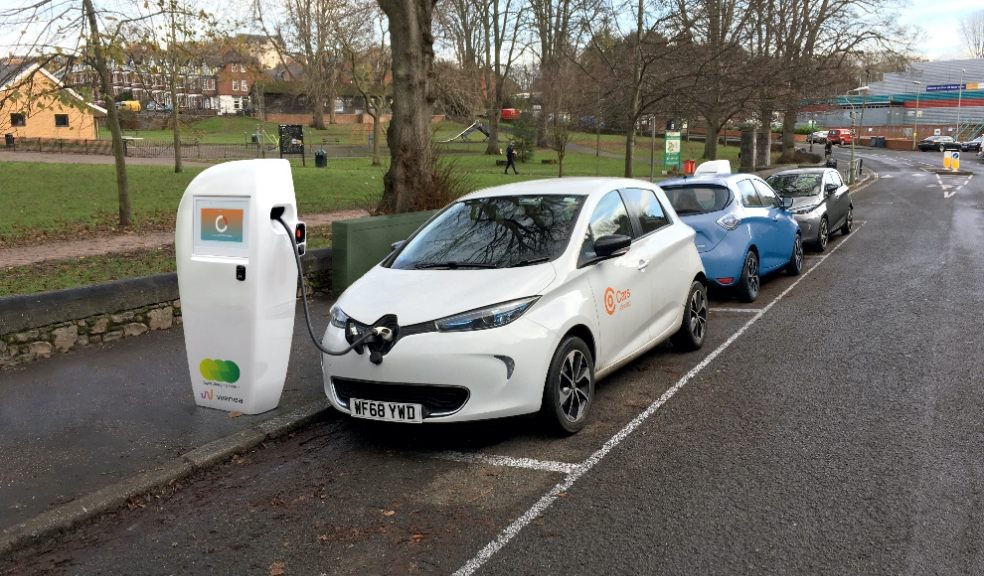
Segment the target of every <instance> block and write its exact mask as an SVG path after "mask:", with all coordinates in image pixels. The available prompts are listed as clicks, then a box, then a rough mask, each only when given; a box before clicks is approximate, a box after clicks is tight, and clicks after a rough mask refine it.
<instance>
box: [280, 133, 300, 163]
mask: <svg viewBox="0 0 984 576" xmlns="http://www.w3.org/2000/svg"><path fill="white" fill-rule="evenodd" d="M278 135H279V136H280V157H281V158H283V157H284V154H300V155H301V163H302V164H303V163H304V126H301V125H300V124H281V125H280V126H279V129H278Z"/></svg>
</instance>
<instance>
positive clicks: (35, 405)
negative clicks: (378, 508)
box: [0, 174, 874, 573]
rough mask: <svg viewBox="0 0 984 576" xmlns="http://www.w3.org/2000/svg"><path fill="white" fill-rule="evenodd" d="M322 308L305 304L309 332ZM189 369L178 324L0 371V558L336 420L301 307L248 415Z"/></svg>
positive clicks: (483, 431)
mask: <svg viewBox="0 0 984 576" xmlns="http://www.w3.org/2000/svg"><path fill="white" fill-rule="evenodd" d="M873 179H874V175H873V174H869V175H868V180H869V181H871V180H873ZM862 185H863V184H862ZM776 290H777V288H776V287H773V288H772V291H773V292H775V291H776ZM766 293H768V290H766ZM329 305H330V302H328V301H313V302H312V307H311V309H312V312H313V313H314V314H315V318H314V324H315V326H316V332H318V331H319V330H321V329H322V328H323V327H324V326H325V325H326V324H327V312H328V309H329ZM725 306H727V304H725ZM739 317H740V314H739ZM731 321H732V322H733V319H732V320H731ZM187 370H188V369H187V362H186V358H185V348H184V339H183V332H182V329H181V328H175V329H172V330H168V331H161V332H152V333H149V334H147V335H144V336H141V337H140V338H132V339H125V340H122V341H119V342H114V343H110V344H102V345H99V346H95V347H92V348H89V349H86V350H84V351H78V352H73V353H69V354H63V355H58V356H56V357H54V358H51V359H48V360H45V361H42V362H35V363H32V364H28V365H24V366H21V367H18V368H14V369H9V370H5V371H3V372H0V397H2V398H3V399H4V401H3V403H2V404H0V422H3V429H4V433H3V434H0V558H2V557H3V556H4V555H5V554H8V553H12V552H14V551H15V550H17V549H18V548H23V547H25V546H36V545H38V544H39V543H43V542H46V541H49V540H50V539H52V538H55V537H57V536H58V534H60V533H62V532H64V531H66V530H68V529H70V528H73V527H75V526H78V525H80V524H85V523H86V522H88V521H90V520H92V519H93V518H96V517H98V516H100V515H102V514H105V513H112V512H113V511H116V510H119V509H121V508H123V507H125V506H130V507H133V506H139V505H142V504H141V503H142V502H143V498H144V496H145V495H146V494H148V493H154V492H155V491H158V490H160V489H162V488H167V487H169V486H175V484H176V483H179V482H181V481H182V479H183V478H186V477H189V476H192V477H196V475H198V474H200V473H202V472H203V471H205V470H206V469H208V468H209V467H210V466H212V465H214V464H216V463H222V462H230V461H235V460H236V455H242V454H244V453H246V452H249V451H251V450H252V449H254V448H255V447H257V446H260V445H264V444H266V443H267V442H270V441H273V440H274V439H276V438H278V437H280V436H282V435H284V434H285V433H288V432H291V431H293V430H296V429H297V428H299V427H302V426H304V425H305V424H308V423H311V422H327V424H326V425H328V426H335V425H336V424H335V423H334V422H335V421H334V420H333V414H334V412H333V411H332V410H331V409H330V408H329V406H328V404H327V401H326V400H325V398H324V392H323V389H322V381H321V375H320V364H319V356H318V354H317V353H316V351H315V350H314V348H313V347H312V346H311V343H310V342H309V338H308V335H307V333H306V330H305V328H304V322H303V316H302V312H301V308H300V306H298V308H297V321H296V322H295V334H294V339H293V344H292V350H291V361H290V368H289V371H288V376H287V382H286V384H285V388H284V392H283V396H282V399H281V404H280V406H279V407H278V408H277V409H276V410H273V411H270V412H268V413H265V414H261V415H256V416H247V415H234V414H233V415H231V414H229V413H226V412H222V411H217V410H211V409H205V408H199V407H197V406H196V405H195V403H194V398H193V395H192V390H191V384H190V379H189V376H188V372H187ZM680 370H683V371H685V369H684V368H680ZM39 415H43V417H39ZM477 430H478V433H477V438H478V442H479V443H481V442H483V441H486V440H483V439H485V438H487V437H488V436H489V434H490V432H489V430H488V429H487V428H482V427H481V426H479V427H478V428H477ZM329 434H330V433H329ZM491 435H492V437H493V438H498V432H493V433H491ZM580 437H581V438H591V435H590V434H582V435H580ZM452 444H453V446H452V447H455V448H457V447H460V446H458V445H457V444H454V443H452ZM466 444H467V443H466ZM570 457H571V456H570V455H568V454H563V453H562V454H558V455H557V459H558V460H565V459H567V458H570ZM549 478H550V477H549V475H544V476H543V478H541V480H542V481H544V482H547V481H549ZM509 482H519V483H521V482H523V479H522V478H521V477H516V478H511V479H509ZM0 573H2V571H0Z"/></svg>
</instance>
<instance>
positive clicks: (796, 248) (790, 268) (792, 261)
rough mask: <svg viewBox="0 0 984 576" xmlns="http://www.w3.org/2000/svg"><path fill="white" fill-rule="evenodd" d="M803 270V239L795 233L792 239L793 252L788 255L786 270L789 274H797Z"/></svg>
mask: <svg viewBox="0 0 984 576" xmlns="http://www.w3.org/2000/svg"><path fill="white" fill-rule="evenodd" d="M802 271H803V240H802V239H801V238H800V235H799V234H797V235H796V239H795V240H793V253H792V255H791V256H790V257H789V264H786V272H787V273H789V275H790V276H798V275H799V273H800V272H802Z"/></svg>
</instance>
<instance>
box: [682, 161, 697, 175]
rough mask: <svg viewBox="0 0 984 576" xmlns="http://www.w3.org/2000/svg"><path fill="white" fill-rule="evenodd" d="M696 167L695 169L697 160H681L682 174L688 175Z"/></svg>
mask: <svg viewBox="0 0 984 576" xmlns="http://www.w3.org/2000/svg"><path fill="white" fill-rule="evenodd" d="M696 169H697V161H696V160H684V161H683V173H684V174H688V175H690V174H693V173H694V171H695V170H696Z"/></svg>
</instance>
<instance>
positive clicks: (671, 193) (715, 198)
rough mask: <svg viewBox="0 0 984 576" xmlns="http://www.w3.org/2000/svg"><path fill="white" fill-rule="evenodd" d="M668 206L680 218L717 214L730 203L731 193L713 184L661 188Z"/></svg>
mask: <svg viewBox="0 0 984 576" xmlns="http://www.w3.org/2000/svg"><path fill="white" fill-rule="evenodd" d="M661 188H663V192H666V197H667V198H669V199H670V205H671V206H673V209H674V210H676V213H677V214H679V215H680V216H686V215H688V214H704V213H706V212H717V211H718V210H724V207H725V206H727V205H728V204H729V203H730V202H731V191H730V190H728V189H727V188H726V187H724V186H716V185H714V184H684V185H680V186H661Z"/></svg>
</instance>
